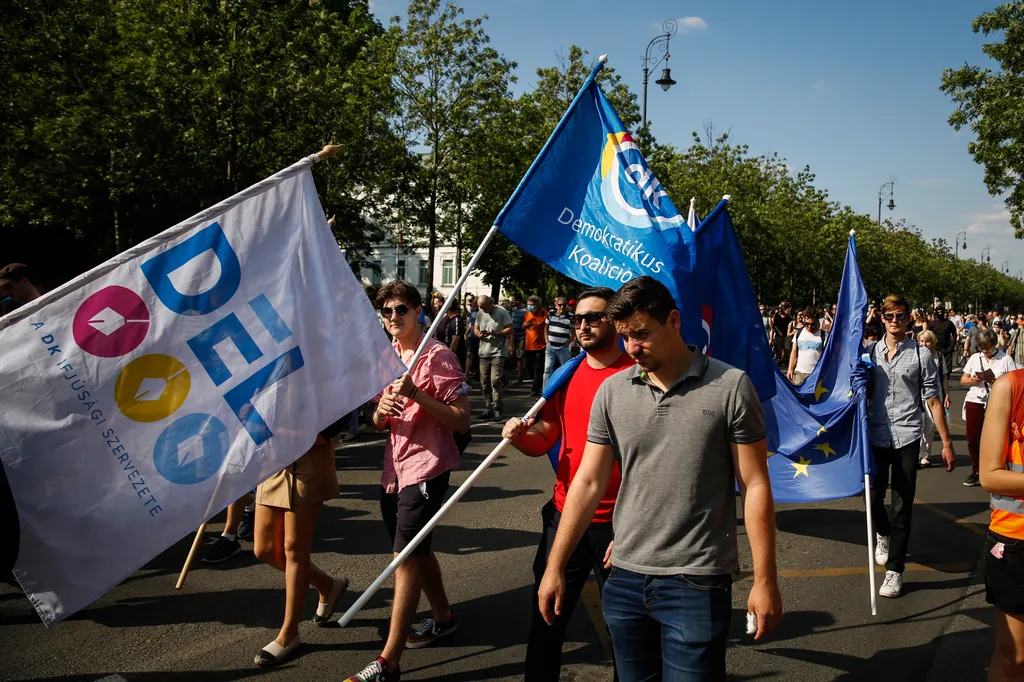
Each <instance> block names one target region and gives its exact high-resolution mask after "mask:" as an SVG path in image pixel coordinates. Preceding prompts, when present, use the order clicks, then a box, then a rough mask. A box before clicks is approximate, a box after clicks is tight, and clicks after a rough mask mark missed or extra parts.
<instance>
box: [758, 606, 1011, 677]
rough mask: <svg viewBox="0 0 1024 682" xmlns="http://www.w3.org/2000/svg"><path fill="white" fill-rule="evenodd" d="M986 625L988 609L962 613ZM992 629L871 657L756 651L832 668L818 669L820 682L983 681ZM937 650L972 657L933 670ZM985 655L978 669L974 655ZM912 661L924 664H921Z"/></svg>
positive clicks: (805, 650) (949, 635) (768, 649)
mask: <svg viewBox="0 0 1024 682" xmlns="http://www.w3.org/2000/svg"><path fill="white" fill-rule="evenodd" d="M963 613H964V614H966V615H969V616H971V617H974V618H975V619H977V620H978V621H979V622H981V623H985V622H986V620H985V617H986V615H987V616H988V617H989V618H990V617H991V609H982V608H978V609H968V610H966V611H964V612H963ZM992 637H993V634H992V630H991V629H989V628H978V629H976V630H968V631H961V632H952V633H950V632H947V633H945V634H942V635H940V636H938V637H935V638H934V639H932V640H931V641H930V642H927V643H925V644H918V645H915V646H909V647H897V646H892V647H890V648H887V649H884V650H882V651H878V652H876V653H875V654H873V655H872V656H871V657H870V658H861V657H858V656H851V655H849V654H844V653H840V652H837V651H828V652H825V651H815V650H813V649H810V648H802V649H792V648H779V647H766V648H764V649H760V650H759V651H760V652H761V653H763V654H767V655H770V656H780V657H783V658H788V659H791V660H796V661H801V662H804V663H814V664H817V665H820V666H823V668H831V669H832V670H833V671H839V673H840V674H839V675H835V673H827V672H826V671H825V670H824V669H822V670H820V671H819V672H820V673H821V675H820V679H823V680H824V679H829V680H834V681H835V682H863V680H871V679H879V680H888V679H899V680H902V681H905V682H925V681H926V680H928V681H929V682H984V680H985V678H986V670H987V667H988V665H987V657H988V652H990V651H991V650H992V643H993V639H992ZM939 647H943V648H946V647H955V648H958V649H960V650H964V651H970V652H972V655H971V656H970V657H969V659H968V660H966V661H965V662H964V663H965V664H964V665H963V666H962V667H961V666H957V665H955V664H954V665H947V666H945V667H944V668H943V669H941V670H932V669H931V668H932V662H933V661H934V660H935V656H936V652H937V651H938V649H939ZM979 652H985V653H984V660H985V664H984V665H981V666H978V665H977V661H978V660H979V659H980V658H981V657H979V656H978V655H977V654H978V653H979ZM915 662H924V663H925V664H924V665H920V664H917V665H915ZM971 664H974V665H973V667H972V665H971Z"/></svg>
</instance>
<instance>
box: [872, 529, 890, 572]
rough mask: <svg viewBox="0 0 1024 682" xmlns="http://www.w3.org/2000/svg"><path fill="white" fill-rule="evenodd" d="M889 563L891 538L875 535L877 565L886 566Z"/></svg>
mask: <svg viewBox="0 0 1024 682" xmlns="http://www.w3.org/2000/svg"><path fill="white" fill-rule="evenodd" d="M887 561H889V536H887V535H879V534H878V533H875V563H876V564H878V565H879V566H885V564H886V562H887Z"/></svg>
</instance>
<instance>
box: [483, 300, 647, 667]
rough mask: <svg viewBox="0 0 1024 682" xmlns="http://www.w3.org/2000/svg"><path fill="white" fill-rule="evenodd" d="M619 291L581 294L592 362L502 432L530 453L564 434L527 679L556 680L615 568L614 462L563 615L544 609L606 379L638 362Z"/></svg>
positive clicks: (569, 573) (579, 310)
mask: <svg viewBox="0 0 1024 682" xmlns="http://www.w3.org/2000/svg"><path fill="white" fill-rule="evenodd" d="M614 295H615V292H614V291H612V290H611V289H609V288H608V287H594V288H591V289H586V290H584V291H583V293H581V294H580V296H579V299H578V301H577V304H576V313H575V314H574V315H572V316H571V319H572V325H573V327H574V328H575V329H576V330H577V331H576V335H577V337H578V338H579V341H580V345H581V346H583V349H584V350H585V351H586V352H587V356H586V360H584V361H583V362H581V363H580V365H579V368H578V369H577V370H576V371H575V373H574V374H573V376H572V378H571V379H570V380H569V381H568V383H567V386H566V387H565V388H564V389H563V390H561V391H559V392H558V394H557V395H556V396H555V397H553V398H552V400H551V401H550V402H548V403H547V404H546V405H545V407H544V412H543V413H541V416H540V417H539V418H538V419H536V420H530V421H529V422H523V421H522V420H521V419H518V418H516V419H510V420H509V421H508V423H507V424H505V428H504V429H503V430H502V433H501V435H502V437H503V438H508V439H509V440H510V441H511V443H512V445H513V446H514V447H516V448H518V449H519V450H520V451H521V452H522V453H523V454H525V455H528V456H530V457H541V456H543V455H545V454H546V453H547V452H548V451H549V450H551V448H553V447H555V446H556V445H557V444H558V442H559V439H561V445H560V447H559V453H558V467H557V468H558V474H557V478H556V481H555V491H554V496H553V497H552V499H551V501H550V502H548V503H547V504H546V505H544V509H543V510H542V511H541V517H542V519H543V524H544V525H543V530H542V531H541V539H540V545H539V546H538V547H537V557H536V559H534V562H533V574H534V577H535V579H536V586H535V588H534V597H533V609H532V611H533V616H532V622H531V624H530V639H529V643H528V644H527V647H526V680H527V682H540V681H551V682H557V680H558V679H559V670H560V669H561V659H562V644H563V642H564V641H565V629H566V627H567V626H568V624H569V620H570V619H571V618H572V612H573V609H574V608H575V606H576V602H577V601H578V600H579V597H580V594H581V593H582V592H583V586H584V584H586V582H587V578H588V577H589V576H590V573H591V571H593V572H594V573H595V575H596V576H597V581H598V587H599V588H600V587H602V586H603V585H604V582H605V580H606V579H607V578H608V573H609V570H608V569H609V568H610V567H611V564H609V563H608V561H609V559H610V556H611V543H612V539H613V537H614V536H613V533H612V523H611V521H612V511H613V510H614V508H615V496H616V495H617V494H618V492H619V466H618V464H615V465H614V466H613V467H612V472H611V477H610V479H609V482H608V485H607V487H606V489H605V490H604V491H603V494H602V496H601V498H600V501H599V502H598V505H597V510H596V512H595V513H594V515H593V517H592V519H591V521H590V525H589V526H587V528H586V530H585V531H584V534H583V537H582V539H581V541H580V544H579V546H578V547H577V548H576V550H575V551H574V552H573V553H572V556H570V557H569V559H568V563H567V564H566V568H565V576H566V591H565V597H564V599H563V606H562V612H561V614H559V615H558V616H556V618H555V620H554V623H553V624H551V625H548V624H547V623H546V622H545V621H544V617H543V616H542V615H541V612H540V609H539V607H538V602H537V592H536V590H537V589H539V587H540V583H541V580H542V579H543V577H544V572H545V571H546V570H547V565H548V554H549V552H550V551H551V545H552V543H553V542H554V539H555V534H556V533H557V532H558V522H559V519H560V518H561V515H562V509H563V508H564V505H565V497H566V494H567V492H568V490H569V487H570V486H571V485H572V480H573V477H574V476H575V475H576V472H577V471H578V470H579V468H580V463H581V462H582V459H583V451H584V448H585V447H586V442H587V425H588V424H589V423H590V408H591V405H592V404H593V402H594V396H595V395H596V394H597V389H598V388H599V387H600V386H601V384H602V383H604V381H605V379H607V378H608V377H610V376H612V375H613V374H616V373H618V372H621V371H622V370H624V369H628V368H629V367H632V366H633V361H632V360H631V359H630V357H629V356H628V355H626V354H625V353H624V352H623V351H622V348H621V347H620V346H619V343H618V335H617V334H616V332H615V326H614V325H613V324H612V323H611V321H609V320H608V318H607V316H606V315H605V308H606V307H607V306H608V301H610V300H611V299H612V297H613V296H614Z"/></svg>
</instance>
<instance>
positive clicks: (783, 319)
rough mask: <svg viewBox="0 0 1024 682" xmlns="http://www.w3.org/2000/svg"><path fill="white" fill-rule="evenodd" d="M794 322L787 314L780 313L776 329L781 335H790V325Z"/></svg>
mask: <svg viewBox="0 0 1024 682" xmlns="http://www.w3.org/2000/svg"><path fill="white" fill-rule="evenodd" d="M792 321H793V318H792V317H790V316H789V315H786V314H785V313H779V314H777V315H776V316H775V329H776V330H777V331H778V332H779V333H780V334H788V333H789V323H790V322H792Z"/></svg>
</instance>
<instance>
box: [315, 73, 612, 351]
mask: <svg viewBox="0 0 1024 682" xmlns="http://www.w3.org/2000/svg"><path fill="white" fill-rule="evenodd" d="M607 63H608V55H606V54H603V55H601V56H600V57H599V58H598V60H597V63H596V64H595V65H594V68H593V69H592V70H591V71H590V76H589V77H588V78H587V80H586V81H585V82H584V83H583V87H581V88H580V91H579V92H578V93H576V97H575V99H573V101H572V103H571V104H570V105H569V108H568V109H566V110H565V113H564V114H562V118H561V119H560V120H559V121H558V124H557V125H556V126H555V129H554V130H553V131H552V132H551V136H550V137H548V139H547V141H546V142H545V143H544V146H543V147H541V150H540V153H538V154H537V158H535V159H534V160H533V163H532V164H530V167H529V168H528V169H527V170H526V174H525V175H523V179H522V180H520V181H519V184H518V185H517V186H516V188H515V191H513V192H512V196H510V197H509V198H508V201H506V202H505V205H504V206H503V207H502V209H501V211H500V212H499V213H498V217H497V218H495V219H494V224H493V225H491V229H490V230H488V231H487V234H486V235H485V236H484V239H483V241H482V242H480V246H479V247H477V250H476V253H474V254H473V257H472V258H471V259H470V261H469V264H468V265H467V266H466V267H465V269H463V271H462V276H461V277H459V280H458V281H457V282H456V283H455V287H454V289H453V291H462V287H463V285H464V284H465V283H466V280H467V279H469V273H471V272H473V270H475V269H476V265H477V262H478V261H479V260H480V256H482V255H483V252H484V250H485V249H486V248H487V247H488V245H490V243H491V240H492V239H494V235H495V234H497V232H498V230H499V229H500V227H501V223H502V221H503V220H504V218H505V214H506V213H508V211H509V209H510V208H511V207H512V204H513V202H515V200H516V198H517V197H518V196H519V193H520V192H521V191H522V188H523V185H525V184H526V183H527V182H528V181H529V180H530V178H531V177H533V174H534V173H535V172H536V169H537V167H538V166H539V165H540V164H541V162H542V161H543V160H544V157H546V156H547V154H548V150H549V149H550V148H551V141H552V140H554V139H555V138H556V137H558V133H559V132H561V130H562V129H563V128H564V127H565V124H566V121H568V120H569V115H570V114H571V113H572V112H573V110H574V109H575V108H576V103H577V102H579V100H580V98H582V97H583V93H585V92H586V91H587V86H589V85H590V83H591V81H593V80H594V79H595V78H597V74H598V73H599V72H600V71H601V69H603V68H604V65H605V64H607ZM324 149H325V150H326V147H325V148H324ZM427 294H428V295H429V294H430V292H429V291H428V292H427ZM452 298H453V297H452V296H449V297H448V299H447V300H445V302H444V303H443V304H442V305H441V310H439V311H438V313H437V317H436V318H435V319H434V320H433V321H432V322H431V323H430V329H428V330H427V333H426V334H425V335H424V336H423V340H422V341H420V345H419V347H418V348H417V349H416V352H415V353H414V354H413V356H412V358H410V360H409V365H408V367H409V368H410V370H411V369H412V368H413V367H415V366H416V363H417V362H418V361H419V359H420V356H422V355H423V351H425V350H426V348H427V343H428V342H429V341H430V339H431V338H432V337H433V336H434V334H435V333H436V332H437V328H438V327H439V326H440V325H441V319H442V318H443V317H444V316H445V314H446V313H447V312H448V309H449V308H450V307H451V305H452Z"/></svg>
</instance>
